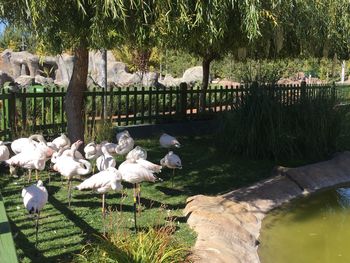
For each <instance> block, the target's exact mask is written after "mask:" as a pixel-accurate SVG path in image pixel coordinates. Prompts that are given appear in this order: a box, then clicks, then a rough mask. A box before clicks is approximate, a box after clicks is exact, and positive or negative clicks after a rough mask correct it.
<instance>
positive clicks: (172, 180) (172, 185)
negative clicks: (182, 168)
mask: <svg viewBox="0 0 350 263" xmlns="http://www.w3.org/2000/svg"><path fill="white" fill-rule="evenodd" d="M174 177H175V169H173V176H172V177H171V187H172V188H174Z"/></svg>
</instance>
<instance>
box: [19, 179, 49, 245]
mask: <svg viewBox="0 0 350 263" xmlns="http://www.w3.org/2000/svg"><path fill="white" fill-rule="evenodd" d="M22 198H23V204H24V206H25V208H26V209H27V211H28V212H29V214H34V215H36V221H35V246H37V243H38V230H39V218H40V212H41V210H42V209H43V207H44V206H45V204H46V203H47V199H48V193H47V190H46V188H45V186H44V184H43V182H42V181H41V180H39V181H38V182H37V184H36V185H35V184H33V185H31V186H29V187H26V188H24V189H23V190H22Z"/></svg>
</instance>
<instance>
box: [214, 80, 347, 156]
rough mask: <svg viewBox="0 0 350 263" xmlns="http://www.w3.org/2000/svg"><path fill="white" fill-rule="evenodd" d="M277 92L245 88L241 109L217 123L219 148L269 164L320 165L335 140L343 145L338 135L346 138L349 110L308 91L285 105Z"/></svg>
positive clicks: (325, 92)
mask: <svg viewBox="0 0 350 263" xmlns="http://www.w3.org/2000/svg"><path fill="white" fill-rule="evenodd" d="M282 92H286V91H282V90H280V89H279V88H278V87H274V86H257V85H255V86H254V85H253V86H251V87H250V88H249V91H248V92H247V93H245V95H244V96H242V98H240V99H241V100H242V104H241V105H240V106H239V107H237V108H236V109H235V110H234V111H232V112H229V113H226V114H225V115H223V117H222V119H221V124H222V125H221V129H220V131H219V136H218V141H219V142H220V143H221V145H222V147H221V148H222V149H223V150H224V151H226V152H228V153H232V154H238V155H243V156H246V157H248V158H253V159H265V158H267V159H275V160H283V159H284V160H285V159H290V158H301V159H308V160H315V159H322V158H326V157H327V156H328V155H330V154H332V153H334V152H335V151H337V150H339V139H340V138H342V139H343V141H345V139H346V138H345V137H344V136H343V135H344V134H348V133H349V132H350V129H349V128H350V127H349V126H347V125H344V122H345V121H346V119H347V118H346V116H347V114H348V112H349V108H348V107H343V106H340V105H339V98H336V96H335V93H332V92H330V89H326V88H325V89H322V88H319V89H310V90H306V91H305V93H302V92H301V95H300V97H299V98H298V99H297V100H295V101H293V103H286V101H285V100H286V98H287V97H286V96H284V97H283V96H280V94H281V93H282ZM285 94H286V93H285ZM287 99H290V98H287ZM344 129H347V130H346V131H345V130H344ZM344 138H345V139H344ZM348 141H350V140H348ZM348 146H349V147H350V145H348ZM342 148H344V145H343V146H342Z"/></svg>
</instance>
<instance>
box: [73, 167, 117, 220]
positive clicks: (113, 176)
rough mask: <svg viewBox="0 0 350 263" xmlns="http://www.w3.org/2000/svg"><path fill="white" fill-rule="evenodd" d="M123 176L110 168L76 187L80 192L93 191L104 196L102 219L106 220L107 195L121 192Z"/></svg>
mask: <svg viewBox="0 0 350 263" xmlns="http://www.w3.org/2000/svg"><path fill="white" fill-rule="evenodd" d="M121 180H122V176H121V174H120V172H119V171H118V170H117V169H116V168H114V167H108V168H107V169H106V170H104V171H101V172H99V173H97V174H94V175H92V176H91V177H89V178H88V179H86V180H85V181H84V182H82V183H81V184H79V185H78V186H76V187H75V189H78V190H85V189H92V190H96V191H97V192H98V193H99V194H102V217H103V219H105V217H106V210H105V194H106V193H107V192H108V191H109V190H110V189H112V190H114V191H121V190H122V189H123V186H122V184H121Z"/></svg>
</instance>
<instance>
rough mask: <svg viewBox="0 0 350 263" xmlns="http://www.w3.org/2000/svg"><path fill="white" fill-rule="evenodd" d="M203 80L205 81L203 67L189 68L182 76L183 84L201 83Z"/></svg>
mask: <svg viewBox="0 0 350 263" xmlns="http://www.w3.org/2000/svg"><path fill="white" fill-rule="evenodd" d="M202 79H203V68H202V66H197V67H192V68H189V69H187V70H186V71H185V72H184V74H183V76H182V82H186V83H187V84H194V83H195V82H201V81H202Z"/></svg>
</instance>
